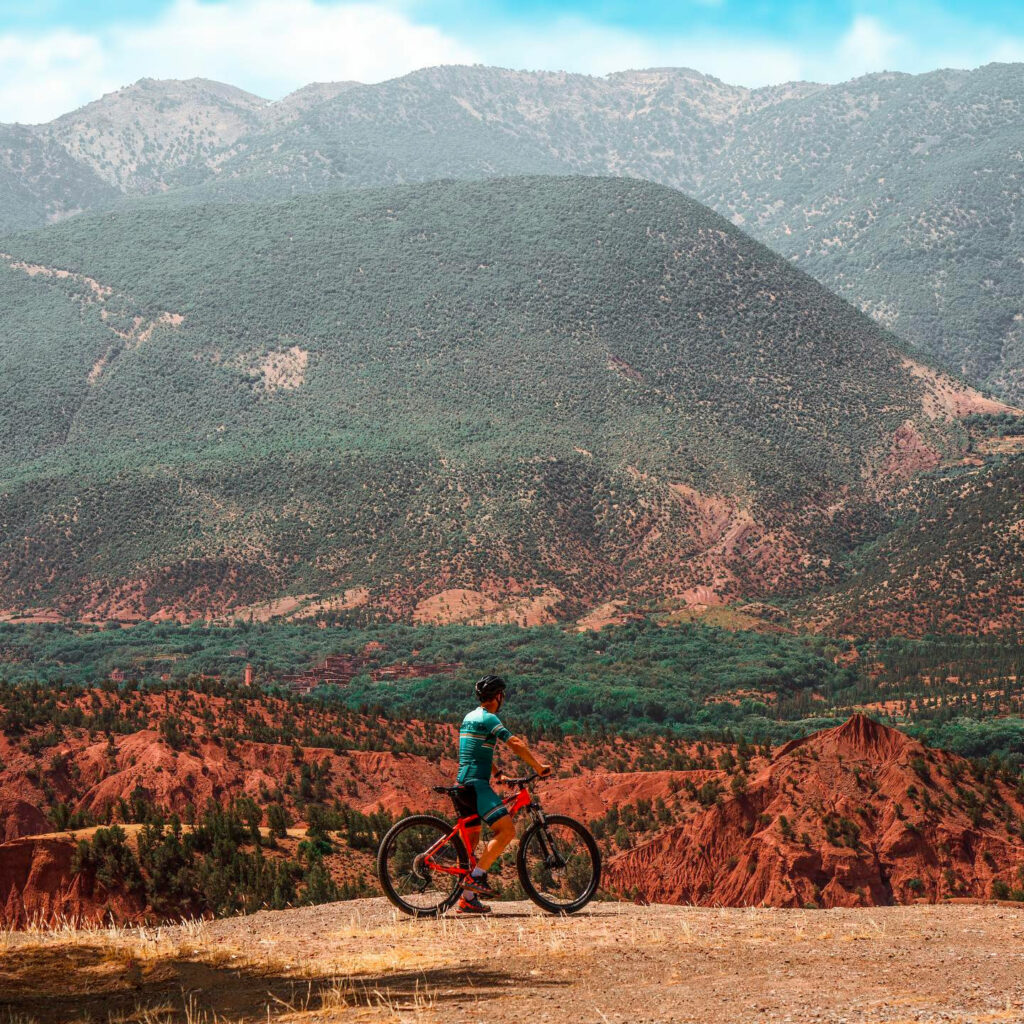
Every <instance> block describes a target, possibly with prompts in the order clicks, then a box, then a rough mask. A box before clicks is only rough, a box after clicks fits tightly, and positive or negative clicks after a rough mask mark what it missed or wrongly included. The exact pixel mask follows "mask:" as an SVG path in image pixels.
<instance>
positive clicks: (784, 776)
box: [608, 715, 1024, 907]
mask: <svg viewBox="0 0 1024 1024" xmlns="http://www.w3.org/2000/svg"><path fill="white" fill-rule="evenodd" d="M1022 798H1024V793H1022V792H1021V791H1020V789H1019V788H1018V789H1016V790H1015V789H1014V788H1012V787H1011V786H1010V785H1008V784H1007V783H1006V782H1004V781H1002V780H999V779H997V778H993V777H986V778H984V780H982V779H979V778H978V777H977V776H976V775H975V774H974V773H973V772H972V769H971V766H970V765H969V763H967V762H965V761H964V760H963V759H962V758H958V757H955V756H954V755H951V754H946V753H943V752H940V751H934V750H928V749H926V748H924V747H923V746H921V744H919V743H917V742H916V741H914V740H912V739H910V738H909V737H907V736H904V735H903V734H902V733H899V732H897V731H896V730H894V729H889V728H886V727H885V726H881V725H878V724H877V723H875V722H873V721H871V720H870V719H868V718H865V717H864V716H861V715H858V716H855V717H853V718H851V719H850V720H849V721H848V722H846V724H845V725H842V726H839V727H837V728H834V729H829V730H826V731H824V732H820V733H816V734H815V735H813V736H810V737H808V738H807V739H805V740H800V741H794V742H792V743H789V744H787V745H786V746H785V747H783V748H782V749H781V750H780V751H779V753H778V754H777V755H776V757H775V758H774V759H773V760H772V762H771V764H769V765H768V766H766V767H765V768H764V769H763V770H762V771H761V772H760V773H759V774H757V775H756V776H755V777H753V778H752V779H751V780H750V782H749V784H748V785H747V788H746V792H745V793H736V794H734V795H732V796H730V797H729V798H728V799H724V800H722V801H721V802H720V803H718V804H716V805H715V806H713V807H710V808H709V809H707V810H706V811H704V812H703V813H701V814H699V815H697V816H696V817H695V818H694V819H692V820H691V821H688V822H686V823H685V824H682V825H680V826H678V827H675V828H672V829H670V830H668V831H666V832H665V833H663V834H661V835H659V836H657V837H656V838H654V839H653V840H651V841H650V842H647V843H645V844H643V845H641V846H639V847H637V848H635V849H633V850H630V851H628V852H625V853H622V854H620V855H619V856H617V857H615V858H613V859H612V861H611V863H610V864H609V867H608V883H609V884H610V885H611V886H612V887H613V888H616V889H618V890H620V891H624V892H631V893H635V894H637V895H639V896H642V897H644V898H646V899H648V900H650V901H657V902H667V903H699V904H704V905H724V906H750V905H770V906H781V907H793V906H803V905H805V904H816V905H819V906H825V907H836V906H867V905H878V904H886V903H894V902H895V903H904V902H909V901H912V900H914V899H918V898H924V899H929V900H936V899H943V898H948V897H957V896H960V897H988V896H990V895H991V893H992V884H993V882H994V881H995V880H997V879H998V880H1002V881H1005V882H1006V883H1007V884H1008V885H1009V886H1015V887H1017V888H1020V887H1021V885H1022V882H1024V880H1022V876H1021V872H1022V870H1024V825H1022V821H1024V799H1022Z"/></svg>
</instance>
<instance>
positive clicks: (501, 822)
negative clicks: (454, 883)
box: [473, 782, 516, 871]
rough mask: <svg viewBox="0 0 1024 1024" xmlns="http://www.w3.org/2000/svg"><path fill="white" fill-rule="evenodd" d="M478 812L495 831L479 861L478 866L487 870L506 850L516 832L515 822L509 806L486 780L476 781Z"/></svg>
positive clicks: (492, 830) (482, 869) (474, 786)
mask: <svg viewBox="0 0 1024 1024" xmlns="http://www.w3.org/2000/svg"><path fill="white" fill-rule="evenodd" d="M473 788H474V789H475V790H476V807H477V813H478V814H479V815H480V817H481V818H483V820H484V822H485V823H486V824H487V825H489V826H490V829H491V832H492V833H493V835H492V837H491V839H490V841H489V842H488V843H487V845H486V846H485V847H484V852H483V853H482V854H481V855H480V859H479V860H478V861H477V867H478V868H479V869H480V870H481V871H486V870H487V869H488V868H489V867H490V866H491V865H492V864H493V863H494V862H495V861H496V860H497V859H498V858H499V857H500V856H501V855H502V853H503V852H504V851H505V847H507V846H508V844H509V843H511V842H512V840H513V838H514V837H515V834H516V827H515V823H514V822H513V821H512V817H511V816H510V815H509V813H508V808H506V807H505V805H504V804H503V803H502V802H501V797H500V796H498V794H497V793H495V792H494V790H493V789H491V787H490V785H489V784H488V783H486V782H475V783H473Z"/></svg>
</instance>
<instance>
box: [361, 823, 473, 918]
mask: <svg viewBox="0 0 1024 1024" xmlns="http://www.w3.org/2000/svg"><path fill="white" fill-rule="evenodd" d="M417 827H424V828H426V829H427V830H430V829H434V830H436V832H437V838H438V839H440V838H442V836H446V835H449V834H450V833H451V831H452V828H453V827H454V826H452V825H450V824H449V823H448V822H447V821H445V820H444V818H440V817H438V816H437V815H435V814H413V815H411V816H410V817H408V818H403V819H402V820H401V821H398V822H395V824H394V825H392V826H391V828H390V829H389V830H388V833H387V835H385V836H384V838H383V839H382V840H381V841H380V846H379V847H378V849H377V879H378V881H379V882H380V886H381V889H383V890H384V895H385V896H387V898H388V899H389V900H390V901H391V902H392V903H393V904H394V905H395V906H396V907H398V909H399V910H401V911H402V912H403V913H405V914H409V915H410V916H411V917H440V915H441V914H443V913H444V912H445V911H446V910H448V909H449V908H450V907H452V906H453V905H454V904H455V902H456V900H458V898H459V893H460V891H461V887H460V885H459V884H458V879H457V877H456V876H454V875H452V876H445V877H451V879H452V887H451V891H450V892H449V893H448V894H447V895H445V896H443V898H441V899H439V900H438V901H437V903H436V904H433V905H431V904H429V903H428V904H427V905H425V906H419V905H417V904H414V903H409V902H407V901H406V900H404V899H403V898H402V894H401V893H400V892H399V888H400V886H396V884H395V880H394V879H393V878H392V877H391V871H390V870H389V867H388V857H389V854H390V853H391V852H392V850H393V849H394V847H395V846H396V844H397V842H398V840H399V839H400V837H401V835H402V833H403V832H408V831H409V830H411V829H413V828H417ZM450 842H451V844H452V846H454V848H455V855H456V857H457V859H458V863H459V867H460V868H462V869H463V870H468V869H469V854H468V853H467V852H466V847H465V845H464V844H463V842H462V839H461V838H460V837H459V836H457V835H453V836H452V837H451V840H450ZM424 891H425V890H424Z"/></svg>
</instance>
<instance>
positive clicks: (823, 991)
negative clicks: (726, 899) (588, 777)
mask: <svg viewBox="0 0 1024 1024" xmlns="http://www.w3.org/2000/svg"><path fill="white" fill-rule="evenodd" d="M186 1011H187V1012H186ZM214 1015H216V1016H214ZM185 1019H188V1020H189V1022H190V1024H204V1022H205V1024H212V1022H213V1021H214V1020H215V1019H216V1020H252V1021H256V1020H262V1021H266V1020H268V1019H275V1020H281V1021H303V1022H309V1024H313V1022H321V1021H322V1022H330V1021H371V1020H372V1021H377V1020H415V1021H435V1020H436V1021H444V1022H446V1024H447V1022H471V1021H474V1022H475V1021H484V1020H509V1021H527V1020H529V1021H539V1022H544V1021H548V1022H562V1021H565V1022H575V1021H587V1022H594V1024H609V1022H613V1021H614V1022H619V1021H629V1022H631V1024H643V1022H654V1021H658V1022H660V1021H678V1022H700V1024H704V1022H708V1024H712V1022H713V1024H768V1022H771V1024H783V1022H787V1024H788V1022H793V1024H798V1022H819V1024H820V1022H826V1021H827V1022H834V1024H843V1022H845V1024H862V1022H863V1024H868V1022H870V1024H883V1022H884V1024H910V1022H914V1024H924V1022H929V1024H930V1022H935V1024H938V1022H944V1024H983V1022H984V1024H993V1022H1014V1024H1024V908H1020V909H1018V908H1016V907H1015V906H1007V905H994V904H988V905H971V904H958V905H943V906H913V907H890V908H884V909H876V910H829V911H801V910H770V909H760V908H758V909H722V910H719V909H707V908H695V907H668V906H653V907H638V906H633V905H632V904H617V903H598V904H594V905H592V906H591V907H590V908H588V909H587V910H586V911H585V912H584V913H582V914H580V915H578V916H576V917H573V918H568V919H558V918H553V917H550V916H548V915H546V914H542V913H540V912H539V911H537V910H536V909H535V908H534V907H533V906H532V905H531V904H526V903H502V904H497V905H496V906H495V913H494V914H493V916H492V917H491V918H489V919H485V920H481V919H472V920H465V919H452V918H449V919H444V920H441V921H412V920H409V919H407V918H404V917H399V916H398V915H397V914H395V913H394V912H393V911H392V909H391V908H390V906H389V905H388V904H386V903H384V901H382V900H361V901H357V902H353V903H339V904H333V905H330V906H323V907H308V908H302V909H299V910H292V911H284V912H280V913H260V914H256V915H254V916H252V917H248V918H235V919H232V920H227V921H218V922H214V923H210V924H202V925H195V926H186V927H183V928H172V929H158V930H148V931H142V932H139V931H130V932H124V931H120V932H117V931H114V932H102V931H101V932H97V931H92V932H82V931H79V932H71V931H69V932H64V933H58V934H51V935H45V934H39V933H28V934H8V935H5V936H2V937H0V1021H3V1022H4V1024H7V1022H8V1021H10V1022H11V1024H28V1022H30V1021H36V1022H38V1024H57V1022H65V1021H68V1022H70V1021H88V1020H93V1021H104V1022H106V1021H108V1020H121V1021H131V1020H134V1021H140V1022H145V1024H156V1022H164V1021H166V1022H170V1021H172V1020H173V1021H176V1020H185Z"/></svg>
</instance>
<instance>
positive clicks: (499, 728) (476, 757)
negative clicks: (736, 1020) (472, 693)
mask: <svg viewBox="0 0 1024 1024" xmlns="http://www.w3.org/2000/svg"><path fill="white" fill-rule="evenodd" d="M511 735H512V733H510V732H509V731H508V729H506V728H505V726H503V725H502V724H501V719H500V718H499V717H498V716H497V715H495V714H493V713H492V712H490V711H487V710H486V709H485V708H477V709H476V710H475V711H470V713H469V714H468V715H466V717H465V718H464V719H463V720H462V727H461V728H460V729H459V775H458V778H457V779H456V780H455V781H456V782H458V783H460V784H461V783H464V782H472V781H481V782H489V781H490V778H491V770H492V768H493V767H494V747H495V744H497V742H498V740H501V741H502V742H503V743H504V742H506V741H507V740H508V739H509V737H510V736H511Z"/></svg>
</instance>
